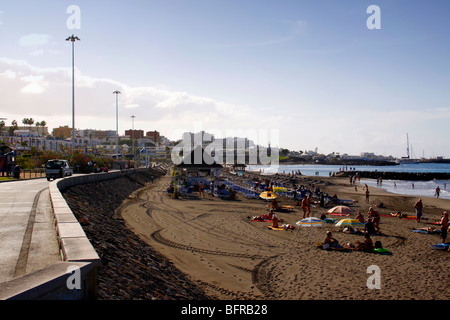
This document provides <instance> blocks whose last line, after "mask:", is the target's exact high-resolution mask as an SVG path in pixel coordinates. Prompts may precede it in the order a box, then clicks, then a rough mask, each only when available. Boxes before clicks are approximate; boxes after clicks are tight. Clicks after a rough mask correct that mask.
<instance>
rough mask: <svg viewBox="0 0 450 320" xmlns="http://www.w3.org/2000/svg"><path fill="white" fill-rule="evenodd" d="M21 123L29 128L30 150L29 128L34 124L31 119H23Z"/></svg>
mask: <svg viewBox="0 0 450 320" xmlns="http://www.w3.org/2000/svg"><path fill="white" fill-rule="evenodd" d="M22 123H23V124H25V125H29V126H30V135H29V137H30V148H31V126H32V125H33V123H34V119H33V118H23V120H22Z"/></svg>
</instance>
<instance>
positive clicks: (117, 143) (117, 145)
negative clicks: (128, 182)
mask: <svg viewBox="0 0 450 320" xmlns="http://www.w3.org/2000/svg"><path fill="white" fill-rule="evenodd" d="M120 93H121V92H120V91H119V90H116V91H114V92H113V94H115V95H116V135H117V141H116V160H119V94H120Z"/></svg>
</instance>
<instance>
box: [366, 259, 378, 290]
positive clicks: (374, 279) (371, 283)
mask: <svg viewBox="0 0 450 320" xmlns="http://www.w3.org/2000/svg"><path fill="white" fill-rule="evenodd" d="M366 272H367V273H368V274H370V276H369V278H367V282H366V284H367V288H369V289H370V290H373V289H381V270H380V267H379V266H376V265H370V266H369V267H368V268H367V271H366Z"/></svg>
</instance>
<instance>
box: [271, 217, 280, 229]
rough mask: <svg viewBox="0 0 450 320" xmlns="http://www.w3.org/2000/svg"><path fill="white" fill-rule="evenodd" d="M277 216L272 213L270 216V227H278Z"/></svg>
mask: <svg viewBox="0 0 450 320" xmlns="http://www.w3.org/2000/svg"><path fill="white" fill-rule="evenodd" d="M278 221H279V220H278V217H277V216H276V214H273V216H272V228H278Z"/></svg>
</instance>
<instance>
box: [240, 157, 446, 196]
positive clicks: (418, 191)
mask: <svg viewBox="0 0 450 320" xmlns="http://www.w3.org/2000/svg"><path fill="white" fill-rule="evenodd" d="M247 170H250V171H259V170H261V172H262V173H266V174H274V173H277V172H278V173H286V174H287V173H289V172H291V173H292V172H297V170H300V172H301V173H302V174H303V175H306V176H315V175H317V176H329V174H330V172H331V173H333V172H336V173H337V172H339V171H341V170H354V171H355V172H356V171H388V172H444V173H450V163H417V164H401V165H398V166H342V165H340V166H338V165H314V164H305V165H301V164H300V165H279V166H250V167H249V168H248V169H247ZM361 183H367V185H368V186H369V187H370V186H372V187H377V186H378V187H380V186H379V185H377V181H376V179H361ZM437 186H439V188H440V195H439V198H441V199H450V180H432V181H405V180H383V182H382V185H381V188H383V189H385V190H386V191H389V192H392V193H397V194H405V195H412V196H418V197H421V196H422V197H434V196H435V190H436V187H437Z"/></svg>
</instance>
